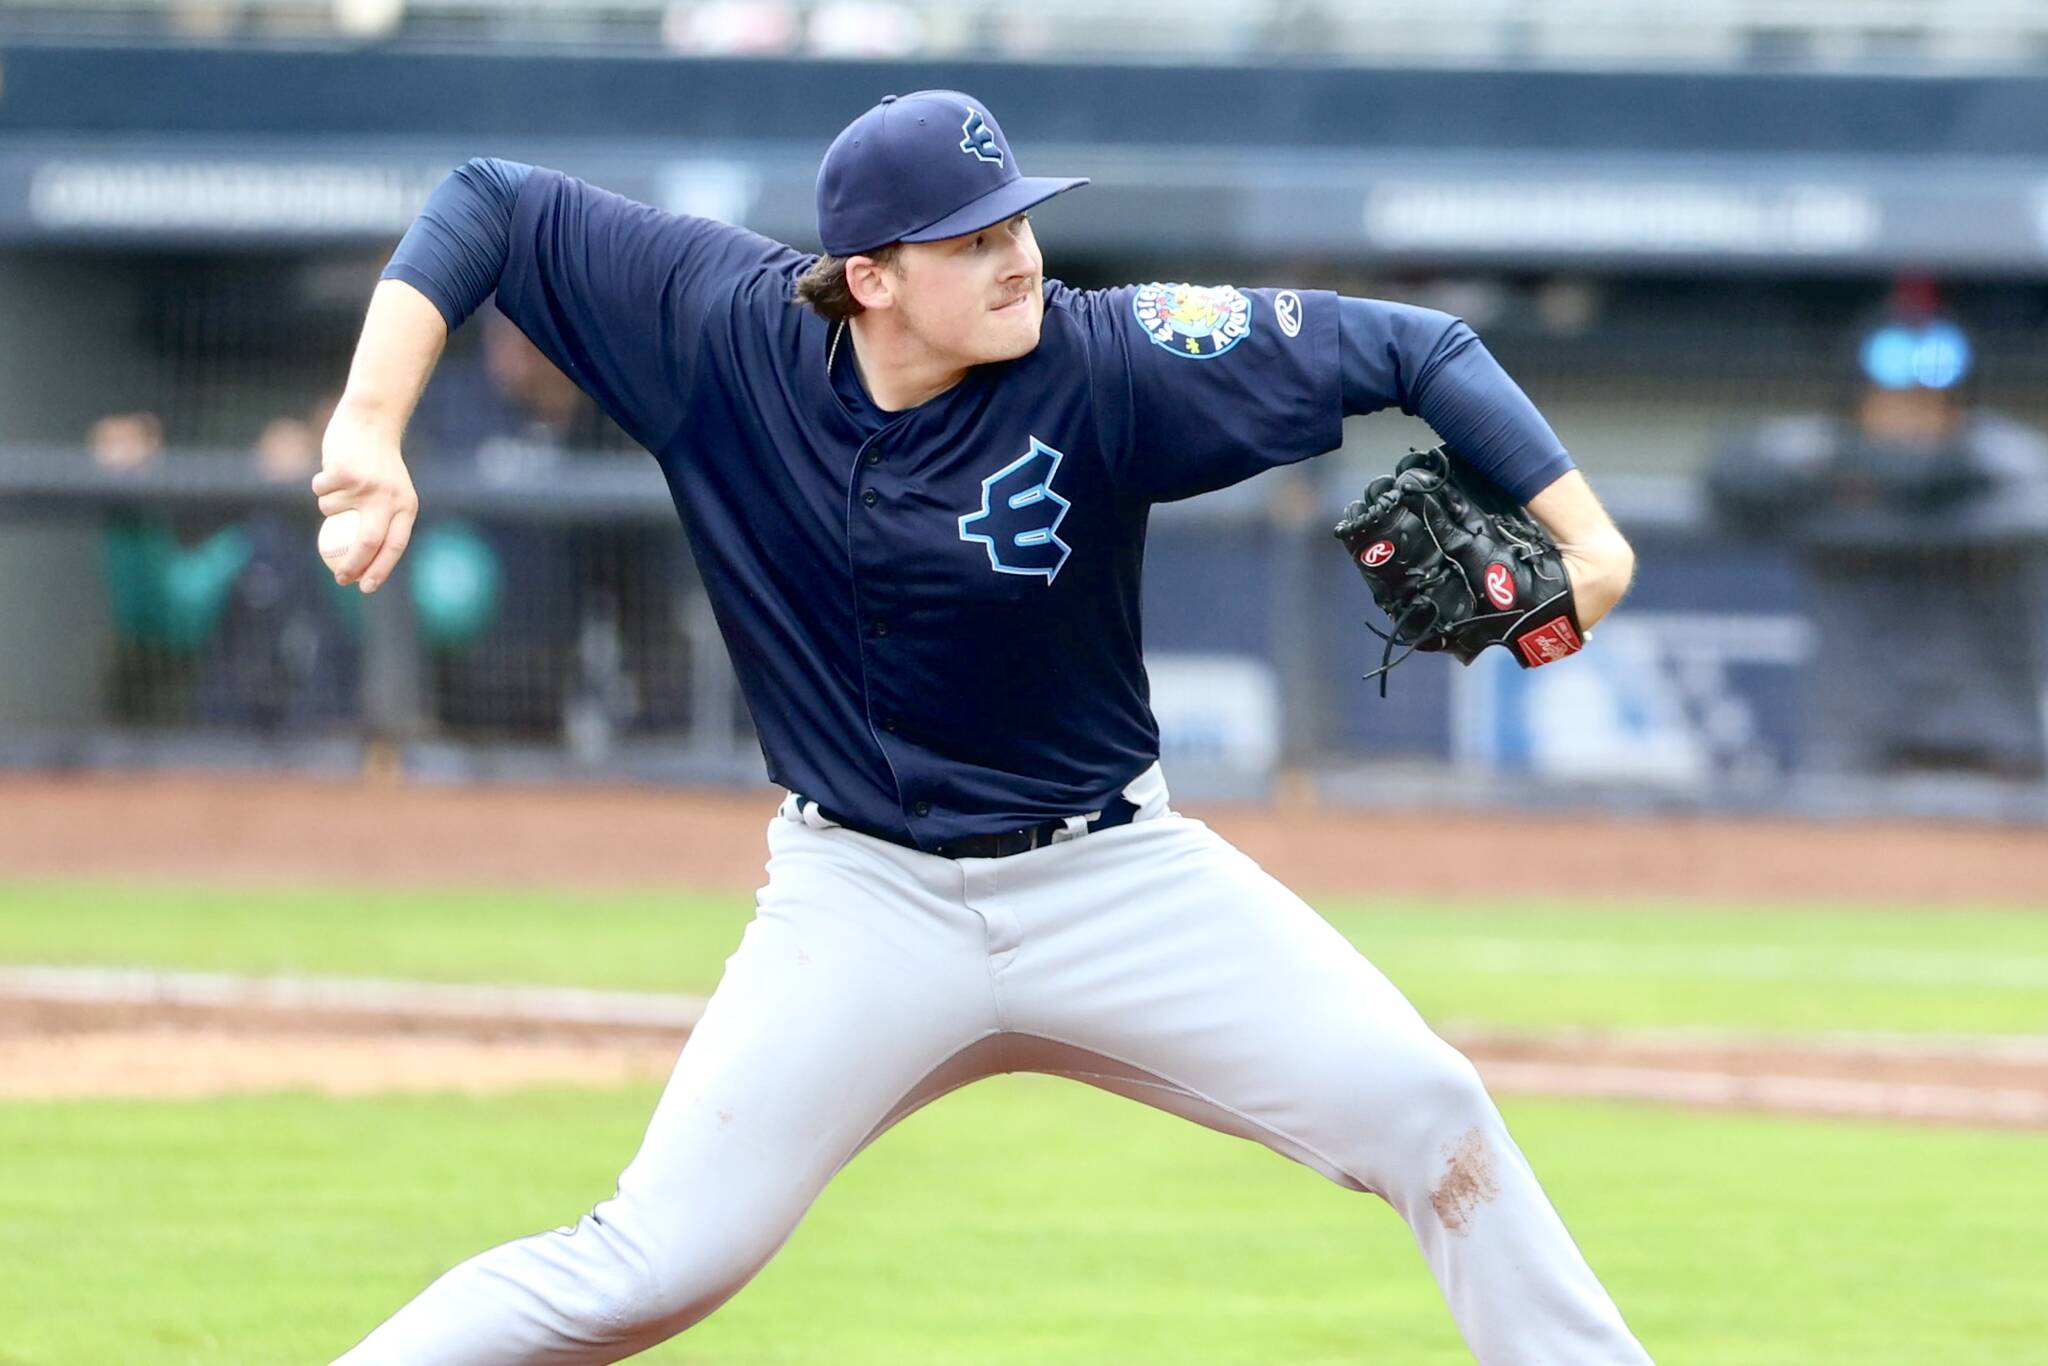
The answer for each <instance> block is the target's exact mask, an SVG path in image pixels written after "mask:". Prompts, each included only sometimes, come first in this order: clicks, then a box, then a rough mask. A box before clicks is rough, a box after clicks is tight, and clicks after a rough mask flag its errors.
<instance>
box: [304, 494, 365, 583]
mask: <svg viewBox="0 0 2048 1366" xmlns="http://www.w3.org/2000/svg"><path fill="white" fill-rule="evenodd" d="M362 529H363V514H362V513H360V512H357V511H356V510H355V509H354V508H349V509H348V510H347V511H345V512H337V513H335V514H334V515H333V516H332V517H329V518H328V519H327V520H326V521H324V522H322V523H321V524H320V558H321V560H323V561H324V562H325V563H326V565H327V567H328V568H329V569H332V570H334V571H336V572H337V573H338V572H340V570H341V566H342V564H343V563H344V562H345V561H347V559H348V553H349V551H350V550H351V549H353V548H354V546H355V543H356V537H357V536H359V535H361V534H362ZM302 534H303V533H302Z"/></svg>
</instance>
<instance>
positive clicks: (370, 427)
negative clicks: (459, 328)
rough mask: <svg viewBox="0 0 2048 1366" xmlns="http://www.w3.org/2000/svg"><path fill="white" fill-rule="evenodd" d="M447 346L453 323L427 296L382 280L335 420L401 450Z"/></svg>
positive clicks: (404, 284)
mask: <svg viewBox="0 0 2048 1366" xmlns="http://www.w3.org/2000/svg"><path fill="white" fill-rule="evenodd" d="M447 344H448V324H447V323H446V322H444V321H443V320H442V317H441V311H440V310H439V309H438V308H436V307H435V306H434V304H433V302H432V301H431V300H430V299H428V298H427V296H426V295H424V294H422V293H421V292H420V291H419V290H417V289H415V288H414V287H413V286H411V285H409V284H407V283H406V282H405V281H403V280H380V281H379V282H378V283H377V288H376V290H375V292H374V293H372V294H371V295H370V309H369V313H368V315H367V316H366V317H365V318H364V319H363V333H362V337H361V338H360V339H359V340H358V341H357V342H356V354H355V359H354V361H352V362H351V363H350V365H349V371H348V385H347V387H346V388H345V389H344V390H343V391H342V396H341V402H340V404H339V406H338V407H337V408H336V410H335V420H336V421H346V422H347V423H349V424H350V425H352V426H354V427H356V428H357V429H358V430H361V431H363V432H366V433H374V434H376V435H377V436H379V437H382V438H383V439H385V440H388V441H390V442H391V443H392V444H393V445H396V444H397V442H398V439H399V437H400V435H401V434H402V433H403V432H404V431H405V424H406V423H407V422H408V421H409V420H411V418H412V414H413V409H415V408H417V407H418V406H419V401H420V394H421V393H422V392H424V391H425V389H426V387H427V379H428V377H429V376H431V375H432V374H433V373H434V366H435V364H436V363H437V362H439V360H440V359H441V349H442V348H443V347H444V346H446V345H447Z"/></svg>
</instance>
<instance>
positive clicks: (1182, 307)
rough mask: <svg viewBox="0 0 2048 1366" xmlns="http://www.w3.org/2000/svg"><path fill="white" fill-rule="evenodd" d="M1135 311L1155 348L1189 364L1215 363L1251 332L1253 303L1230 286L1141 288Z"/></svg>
mask: <svg viewBox="0 0 2048 1366" xmlns="http://www.w3.org/2000/svg"><path fill="white" fill-rule="evenodd" d="M1131 310H1132V312H1134V313H1136V314H1137V316H1138V326H1140V327H1142V328H1144V329H1145V335H1146V336H1148V337H1150V338H1151V339H1152V344H1153V345H1154V346H1160V347H1164V348H1165V349H1166V350H1168V351H1171V352H1172V353H1173V354H1174V355H1176V356H1181V357H1184V358H1186V359H1189V360H1214V359H1215V358H1216V357H1218V356H1220V355H1222V354H1223V353H1224V352H1225V351H1228V350H1229V349H1230V348H1231V347H1233V346H1235V345H1237V344H1238V343H1239V342H1241V341H1243V340H1244V339H1245V338H1246V337H1248V336H1250V335H1251V330H1252V301H1251V300H1250V299H1248V298H1246V297H1245V296H1244V294H1243V293H1242V292H1241V291H1239V290H1238V289H1236V288H1234V287H1233V286H1231V285H1161V284H1151V285H1139V286H1138V292H1137V293H1136V294H1135V295H1134V296H1132V299H1131Z"/></svg>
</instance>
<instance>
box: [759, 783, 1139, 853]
mask: <svg viewBox="0 0 2048 1366" xmlns="http://www.w3.org/2000/svg"><path fill="white" fill-rule="evenodd" d="M806 801H809V798H806V797H798V798H797V802H798V804H799V805H801V804H802V803H804V802H806ZM810 804H811V805H812V806H815V807H817V810H818V814H819V815H820V816H823V817H824V818H825V819H826V820H828V821H830V822H832V823H833V824H834V825H841V826H845V827H846V828H847V829H848V830H853V831H857V832H859V833H860V834H863V835H869V836H872V837H873V838H875V839H878V840H887V841H888V842H889V843H891V844H900V845H902V846H903V847H904V848H905V849H917V848H918V846H917V845H916V844H913V843H912V842H911V841H910V838H909V837H908V836H906V835H900V834H894V833H891V832H889V831H885V830H870V829H868V828H867V827H866V826H863V825H859V824H857V823H855V822H853V821H849V820H843V819H841V818H840V817H839V816H838V815H837V814H835V813H834V812H833V811H832V810H831V808H829V807H826V806H820V805H819V804H818V803H816V802H811V803H810ZM1137 814H1138V807H1137V804H1136V803H1134V802H1130V801H1126V800H1125V799H1124V798H1123V797H1121V796H1117V797H1111V798H1110V799H1109V803H1108V804H1107V805H1106V806H1104V807H1103V809H1102V814H1101V815H1100V816H1097V817H1096V818H1095V819H1093V820H1091V821H1089V822H1088V830H1089V832H1090V833H1093V832H1095V831H1097V830H1114V829H1115V828H1116V827H1117V826H1119V825H1129V824H1130V823H1131V821H1132V820H1133V819H1135V818H1136V816H1137ZM1066 828H1067V823H1066V822H1065V821H1063V820H1053V821H1041V822H1040V823H1039V824H1037V825H1027V826H1024V827H1022V828H1021V829H1017V830H998V831H996V832H995V833H994V834H990V835H963V836H961V837H960V838H959V839H957V840H947V841H946V842H945V843H944V844H937V845H933V846H932V847H931V848H929V849H923V850H920V852H921V853H926V854H937V855H938V856H939V857H940V858H1008V857H1009V856H1010V855H1012V854H1026V853H1029V852H1030V851H1032V850H1033V849H1043V848H1044V847H1045V846H1046V845H1048V844H1051V843H1052V842H1053V836H1054V835H1057V834H1061V833H1064V832H1065V830H1066Z"/></svg>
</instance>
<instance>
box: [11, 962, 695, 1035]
mask: <svg viewBox="0 0 2048 1366" xmlns="http://www.w3.org/2000/svg"><path fill="white" fill-rule="evenodd" d="M0 997H4V998H8V999H12V1000H17V1001H54V1002H70V1003H99V1004H115V1005H160V1006H187V1007H228V1008H239V1009H245V1010H255V1009H263V1010H331V1011H343V1012H352V1013H363V1014H374V1013H390V1014H402V1015H424V1016H430V1017H434V1018H438V1019H447V1020H479V1019H494V1020H503V1019H518V1020H535V1021H545V1022H551V1023H564V1024H587V1025H619V1026H639V1027H645V1026H656V1027H665V1028H675V1029H688V1028H690V1027H691V1026H692V1025H694V1024H696V1023H697V1020H698V1018H699V1017H700V1016H701V1015H703V1013H704V1001H703V999H702V998H701V997H696V996H680V995H676V996H671V995H664V994H659V993H655V992H630V991H595V990H583V989H579V988H574V987H500V986H457V985H446V984H442V983H436V982H395V981H385V980H380V979H377V978H357V977H244V976H241V975H239V974H235V973H225V972H164V971H159V970H157V969H153V968H59V967H0Z"/></svg>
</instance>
